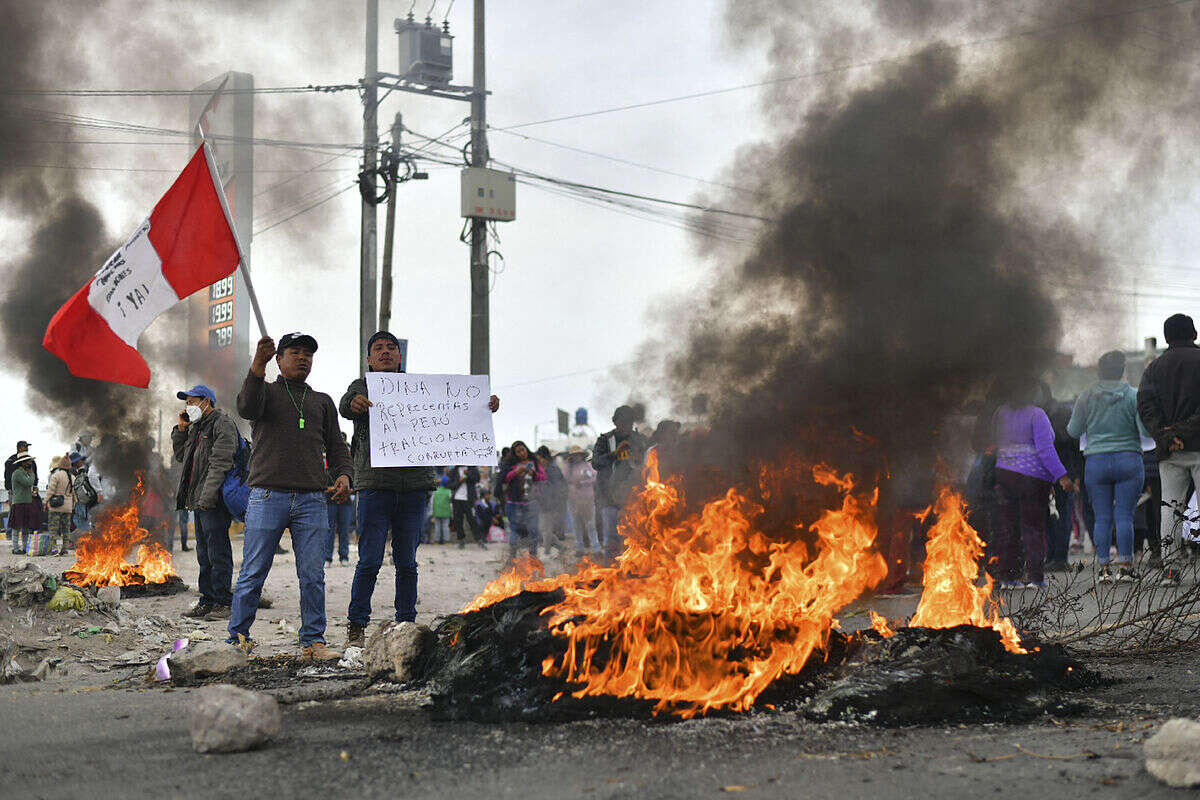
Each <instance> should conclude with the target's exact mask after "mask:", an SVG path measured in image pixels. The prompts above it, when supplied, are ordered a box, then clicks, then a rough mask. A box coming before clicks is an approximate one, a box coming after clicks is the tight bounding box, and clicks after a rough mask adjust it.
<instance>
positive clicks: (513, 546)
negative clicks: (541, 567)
mask: <svg viewBox="0 0 1200 800" xmlns="http://www.w3.org/2000/svg"><path fill="white" fill-rule="evenodd" d="M504 516H506V517H508V555H509V558H516V557H517V546H518V544H519V541H518V540H520V539H525V540H526V542H525V543H526V545H527V546H528V547H529V555H531V556H533V557H534V558H537V550H538V510H537V506H536V505H535V504H534V503H505V504H504Z"/></svg>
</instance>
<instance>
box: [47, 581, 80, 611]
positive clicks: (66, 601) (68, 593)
mask: <svg viewBox="0 0 1200 800" xmlns="http://www.w3.org/2000/svg"><path fill="white" fill-rule="evenodd" d="M46 608H48V609H50V610H51V611H68V610H70V609H72V608H73V609H75V610H76V611H84V610H86V609H87V600H85V599H84V597H83V592H81V591H79V590H78V589H72V588H71V587H70V586H60V587H58V589H56V590H55V592H54V596H53V597H51V598H50V602H49V603H47V604H46Z"/></svg>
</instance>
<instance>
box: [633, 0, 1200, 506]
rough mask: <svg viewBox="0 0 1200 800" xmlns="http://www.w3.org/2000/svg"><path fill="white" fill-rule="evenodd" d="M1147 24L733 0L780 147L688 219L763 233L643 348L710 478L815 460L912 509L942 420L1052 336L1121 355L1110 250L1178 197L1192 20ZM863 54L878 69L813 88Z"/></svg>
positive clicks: (714, 259) (996, 11)
mask: <svg viewBox="0 0 1200 800" xmlns="http://www.w3.org/2000/svg"><path fill="white" fill-rule="evenodd" d="M1153 8H1154V12H1153V14H1152V15H1149V16H1148V15H1147V13H1145V12H1146V9H1147V4H1146V3H1144V2H1141V3H1139V2H1136V1H1134V2H1101V3H1087V4H1084V3H1079V2H1055V3H1039V4H1036V7H1030V8H1029V9H1028V10H1025V9H1024V8H1023V7H1021V5H1020V4H1007V3H1005V4H1001V3H987V4H979V3H968V2H954V1H952V0H941V1H938V0H902V1H900V2H897V1H896V0H880V1H879V2H866V3H856V4H854V7H853V8H851V9H839V10H836V11H835V10H832V8H831V7H830V6H829V4H826V3H815V2H806V1H804V0H775V1H772V0H758V1H757V2H737V3H730V4H729V7H728V10H727V12H726V16H725V19H726V23H727V25H728V26H729V30H730V32H731V36H732V38H733V39H734V40H735V41H736V42H737V43H738V44H739V45H740V46H743V47H757V48H765V49H766V50H768V51H769V52H770V53H771V59H772V64H771V69H770V76H771V77H772V78H774V79H777V82H776V83H773V84H770V85H769V86H768V87H767V88H766V89H765V90H764V94H763V111H764V113H765V115H766V116H767V117H768V118H769V119H770V121H771V125H772V127H773V129H774V131H775V135H774V136H772V137H771V138H770V139H769V140H767V141H765V142H763V143H761V144H759V145H756V146H753V147H748V148H744V149H743V151H742V152H741V153H739V155H738V157H737V158H736V159H735V160H734V161H733V163H732V165H731V166H730V167H728V168H727V169H726V170H725V171H724V172H723V174H722V178H723V179H724V180H725V181H727V182H729V183H731V184H732V183H736V184H737V185H738V186H740V187H753V188H754V189H755V190H756V193H753V194H751V193H748V192H745V191H736V190H726V191H723V192H720V193H717V194H713V195H710V196H707V197H705V198H704V201H705V202H706V203H711V204H713V205H716V206H720V207H724V208H728V209H736V210H739V211H742V212H746V213H750V214H754V215H757V216H760V217H763V218H767V219H768V220H770V221H769V222H766V223H764V224H763V226H762V232H761V234H760V235H759V236H758V238H757V240H756V241H755V242H754V244H753V245H752V246H750V247H749V248H741V247H729V246H724V245H721V244H718V245H717V246H716V247H712V246H709V245H707V244H706V245H705V251H706V253H707V257H708V259H709V260H710V262H711V263H712V264H713V265H714V266H715V276H714V278H713V280H712V284H711V286H709V287H706V288H705V289H704V290H703V291H701V292H700V293H699V294H698V295H697V296H696V297H693V298H690V299H689V300H688V301H687V302H686V305H685V308H684V310H683V311H681V312H676V313H674V314H671V315H668V319H669V320H670V324H669V328H670V330H669V332H668V333H667V334H665V335H664V336H662V337H660V338H659V339H658V340H656V341H655V342H653V343H652V344H651V345H650V346H649V347H648V348H646V351H645V352H648V353H653V352H655V351H656V350H657V351H660V352H665V353H667V355H666V357H665V364H664V374H665V378H666V381H667V384H668V385H669V386H670V387H671V394H672V397H673V398H674V399H675V403H676V405H675V409H676V410H677V411H678V410H681V409H682V410H684V411H685V413H686V409H687V407H688V403H689V401H690V398H692V397H694V396H696V395H702V394H703V395H707V396H708V412H709V413H708V425H709V427H710V428H711V435H710V436H709V437H708V438H707V439H706V440H704V441H703V442H702V445H701V449H702V450H703V452H702V453H701V454H699V455H696V456H695V457H697V458H699V459H700V460H701V461H702V463H703V464H704V465H705V467H711V466H712V465H714V464H718V465H720V467H721V468H722V471H723V472H724V473H725V475H724V476H723V477H728V476H732V477H733V478H734V480H739V479H743V478H744V479H745V481H746V482H747V483H751V484H752V483H753V482H754V481H755V480H757V475H758V466H759V465H761V464H768V465H779V464H788V463H793V462H795V461H798V460H803V461H806V462H809V463H812V462H816V461H822V460H823V461H827V462H829V463H831V464H833V465H834V466H837V467H839V468H842V469H847V470H854V471H855V472H856V473H857V474H859V475H860V476H864V473H865V477H866V478H867V479H868V480H874V478H875V477H876V476H877V475H880V474H889V473H890V474H891V475H892V476H893V478H895V479H896V485H897V486H898V487H900V488H898V489H897V491H896V493H897V494H901V495H909V494H912V493H914V491H916V492H918V493H919V492H921V491H923V492H924V494H925V497H924V501H923V503H927V502H928V501H929V499H930V497H929V487H928V485H927V486H926V488H924V489H922V488H921V487H920V484H929V483H931V481H932V473H933V471H934V469H935V466H934V464H935V457H936V456H938V455H941V454H942V449H943V448H944V447H945V446H946V439H947V431H946V430H945V428H946V424H947V421H948V419H949V418H950V417H951V416H953V415H956V414H959V413H961V412H963V411H965V410H967V409H968V407H969V404H970V403H972V402H973V401H974V402H976V403H978V402H980V401H983V400H984V399H985V398H986V397H987V395H988V393H989V390H990V387H991V385H992V384H993V382H994V381H995V380H996V379H997V378H1002V379H1003V378H1008V377H1016V376H1029V377H1032V378H1035V379H1036V378H1039V377H1040V376H1041V374H1042V373H1043V371H1044V370H1045V369H1046V368H1048V367H1050V366H1051V364H1052V363H1053V361H1054V359H1055V357H1056V354H1057V353H1058V352H1060V350H1062V349H1063V348H1064V347H1066V346H1068V345H1067V343H1065V342H1064V332H1065V331H1066V330H1067V329H1068V328H1069V329H1070V330H1071V332H1072V336H1073V340H1074V343H1075V344H1076V345H1077V346H1079V345H1080V343H1082V346H1081V347H1079V350H1078V352H1080V353H1082V354H1083V355H1084V356H1085V357H1087V358H1090V357H1094V355H1095V354H1096V353H1097V352H1099V351H1100V350H1107V349H1112V348H1115V347H1121V346H1129V345H1131V344H1132V343H1129V344H1127V341H1128V340H1125V339H1123V338H1122V335H1123V333H1124V330H1123V329H1122V325H1121V315H1120V314H1118V313H1114V312H1113V305H1116V306H1117V307H1118V308H1119V307H1120V305H1121V302H1120V301H1122V300H1123V299H1124V298H1123V297H1122V286H1123V279H1122V275H1123V274H1124V270H1125V267H1126V265H1124V264H1123V263H1122V260H1123V259H1122V257H1121V256H1119V255H1115V254H1116V253H1126V252H1130V251H1135V250H1137V249H1138V248H1140V247H1143V246H1145V244H1146V242H1147V241H1148V240H1149V239H1150V238H1151V235H1152V232H1153V230H1154V222H1155V215H1156V214H1160V213H1166V214H1169V213H1171V212H1170V211H1169V210H1168V209H1169V207H1170V205H1171V203H1172V201H1173V200H1174V201H1177V200H1178V199H1180V198H1181V197H1187V196H1188V195H1189V194H1190V189H1187V190H1181V186H1180V175H1179V173H1178V172H1174V171H1173V170H1174V169H1176V168H1177V167H1179V166H1180V165H1186V168H1185V169H1186V170H1194V164H1193V159H1192V157H1191V156H1190V155H1189V154H1188V153H1187V149H1188V148H1189V147H1190V143H1191V141H1192V140H1193V139H1194V131H1195V129H1196V122H1197V121H1198V120H1197V117H1198V116H1200V104H1196V103H1193V102H1190V97H1191V96H1192V91H1191V90H1192V89H1194V87H1195V83H1196V76H1197V71H1198V62H1197V60H1196V59H1195V58H1194V57H1192V56H1190V55H1188V54H1187V51H1186V49H1185V50H1180V49H1179V47H1184V46H1185V43H1186V42H1187V41H1188V37H1189V36H1192V35H1194V33H1195V31H1196V28H1197V9H1196V6H1195V4H1192V3H1169V4H1159V5H1158V6H1154V7H1153ZM1014 23H1015V24H1014ZM1148 31H1149V34H1153V35H1148V33H1147V32H1148ZM1167 36H1169V37H1171V40H1173V41H1176V42H1178V45H1179V46H1178V47H1177V46H1173V45H1169V44H1168V43H1166V42H1164V41H1163V40H1162V39H1161V38H1155V37H1167ZM963 42H968V43H970V44H968V45H964V44H962V43H963ZM863 50H866V51H870V52H880V51H881V50H882V52H883V53H885V55H884V56H882V57H879V58H875V59H873V60H872V61H871V63H867V64H863V65H860V66H852V67H851V68H848V69H841V70H837V74H836V76H835V77H833V78H830V79H820V78H814V77H811V74H812V73H815V72H818V71H820V70H821V69H822V68H823V67H829V66H830V65H836V64H838V63H839V62H843V63H844V62H845V54H846V53H847V52H848V51H857V52H861V51H863ZM889 52H890V53H896V54H897V55H895V56H893V55H886V54H887V53H889ZM806 74H809V77H803V78H800V79H795V78H794V76H797V75H800V76H803V75H806ZM1176 159H1179V161H1176ZM1136 370H1137V367H1136V365H1135V366H1133V367H1131V371H1136ZM1132 377H1133V378H1134V379H1135V380H1136V378H1137V375H1136V374H1135V375H1133V376H1132ZM635 394H636V390H635ZM913 472H919V473H921V475H920V477H921V478H923V480H918V481H914V480H912V478H913V476H912V474H911V473H913ZM914 484H917V485H914ZM897 501H898V502H906V503H909V504H916V503H917V502H921V500H920V498H919V497H918V498H913V499H908V498H904V497H902V498H897ZM923 503H922V504H923Z"/></svg>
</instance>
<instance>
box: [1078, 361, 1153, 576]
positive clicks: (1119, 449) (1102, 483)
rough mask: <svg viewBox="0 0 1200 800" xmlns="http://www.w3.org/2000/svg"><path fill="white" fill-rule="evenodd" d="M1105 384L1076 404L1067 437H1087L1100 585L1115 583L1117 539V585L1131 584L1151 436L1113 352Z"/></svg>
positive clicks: (1105, 365) (1102, 368) (1103, 365)
mask: <svg viewBox="0 0 1200 800" xmlns="http://www.w3.org/2000/svg"><path fill="white" fill-rule="evenodd" d="M1099 376H1100V380H1099V381H1097V382H1096V383H1094V384H1092V385H1091V386H1089V387H1088V388H1087V389H1085V390H1084V391H1083V393H1082V394H1081V395H1079V398H1078V399H1077V400H1076V401H1075V408H1074V410H1072V412H1071V419H1070V421H1069V422H1068V423H1067V433H1068V434H1070V435H1071V436H1073V437H1075V438H1076V439H1078V438H1080V437H1081V436H1087V448H1086V449H1085V450H1084V454H1085V455H1086V456H1087V467H1086V468H1085V472H1084V483H1086V484H1087V490H1088V497H1089V498H1090V499H1091V502H1092V512H1093V514H1094V515H1095V519H1096V525H1095V528H1094V529H1093V533H1092V536H1093V539H1094V540H1095V545H1096V565H1097V567H1098V572H1097V576H1096V580H1097V581H1099V582H1101V583H1106V582H1109V581H1111V580H1113V574H1112V570H1111V568H1110V567H1109V564H1110V563H1111V562H1112V534H1113V526H1114V523H1115V525H1116V533H1117V559H1116V564H1117V575H1116V580H1118V581H1122V582H1132V581H1134V580H1136V579H1137V575H1136V573H1135V572H1134V571H1133V511H1134V506H1135V505H1136V503H1137V499H1138V495H1139V494H1141V492H1142V487H1143V486H1144V484H1145V482H1146V470H1145V466H1144V465H1143V463H1142V436H1143V435H1145V433H1146V431H1145V429H1144V428H1143V427H1142V421H1141V419H1140V418H1139V417H1138V410H1137V392H1136V391H1135V390H1134V388H1133V387H1132V386H1130V385H1129V384H1128V383H1126V382H1125V354H1124V353H1122V352H1121V351H1120V350H1113V351H1112V352H1109V353H1105V354H1104V355H1102V356H1101V357H1100V365H1099Z"/></svg>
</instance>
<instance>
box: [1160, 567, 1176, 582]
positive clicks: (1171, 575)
mask: <svg viewBox="0 0 1200 800" xmlns="http://www.w3.org/2000/svg"><path fill="white" fill-rule="evenodd" d="M1158 585H1159V586H1178V585H1179V571H1178V570H1174V569H1167V570H1164V571H1163V576H1162V578H1161V579H1160V580H1159V581H1158Z"/></svg>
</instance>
